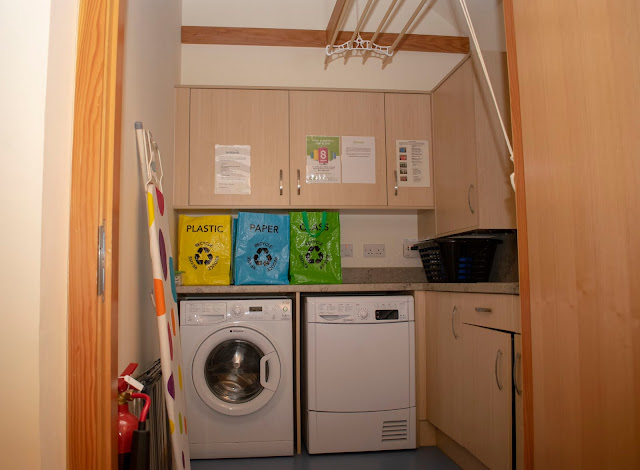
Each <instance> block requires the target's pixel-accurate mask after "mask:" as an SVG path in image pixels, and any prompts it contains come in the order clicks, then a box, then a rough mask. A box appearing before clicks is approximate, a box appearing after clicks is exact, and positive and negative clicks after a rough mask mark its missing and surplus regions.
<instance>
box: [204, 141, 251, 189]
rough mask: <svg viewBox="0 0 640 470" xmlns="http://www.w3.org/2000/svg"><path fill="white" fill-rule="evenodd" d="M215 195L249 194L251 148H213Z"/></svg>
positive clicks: (217, 146)
mask: <svg viewBox="0 0 640 470" xmlns="http://www.w3.org/2000/svg"><path fill="white" fill-rule="evenodd" d="M215 172H216V174H215V185H214V189H213V191H214V193H215V194H251V146H250V145H218V144H216V147H215Z"/></svg>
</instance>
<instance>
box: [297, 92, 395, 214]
mask: <svg viewBox="0 0 640 470" xmlns="http://www.w3.org/2000/svg"><path fill="white" fill-rule="evenodd" d="M289 109H290V147H291V158H290V163H291V167H290V169H291V173H290V174H291V205H292V206H296V207H326V208H332V207H352V206H360V207H362V206H386V205H387V190H386V183H387V177H386V157H385V125H384V94H382V93H363V92H329V91H291V92H289ZM307 136H334V137H343V136H355V137H373V138H374V141H375V170H374V173H373V178H374V179H375V183H373V182H372V183H342V182H341V183H307V182H306V177H307V160H309V157H307V145H306V137H307ZM341 152H342V150H341ZM341 158H342V159H344V155H341ZM365 165H366V163H365ZM343 173H344V172H343ZM351 174H353V171H352V172H351ZM344 176H345V175H344V174H343V175H342V177H344Z"/></svg>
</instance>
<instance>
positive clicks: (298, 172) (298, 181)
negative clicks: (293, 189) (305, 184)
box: [298, 170, 300, 196]
mask: <svg viewBox="0 0 640 470" xmlns="http://www.w3.org/2000/svg"><path fill="white" fill-rule="evenodd" d="M298 196H300V170H298Z"/></svg>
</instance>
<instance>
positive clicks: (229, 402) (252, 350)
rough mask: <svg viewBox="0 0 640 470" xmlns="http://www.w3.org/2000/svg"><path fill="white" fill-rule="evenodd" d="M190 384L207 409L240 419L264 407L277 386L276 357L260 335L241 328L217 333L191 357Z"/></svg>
mask: <svg viewBox="0 0 640 470" xmlns="http://www.w3.org/2000/svg"><path fill="white" fill-rule="evenodd" d="M192 376H193V384H194V386H195V389H196V391H197V392H198V395H199V396H200V398H201V399H202V401H204V402H205V403H206V404H207V405H208V406H209V407H210V408H212V409H213V410H215V411H218V412H220V413H223V414H226V415H231V416H241V415H247V414H250V413H253V412H254V411H257V410H259V409H260V408H262V407H263V406H265V405H266V404H267V403H268V402H269V400H270V399H271V397H273V395H274V393H275V392H276V391H277V389H278V384H279V383H280V357H279V356H278V352H277V351H276V350H275V348H274V346H273V344H271V342H270V341H269V340H268V339H267V338H266V337H265V336H264V335H263V334H262V333H260V332H258V331H256V330H254V329H252V328H247V327H244V326H231V327H226V328H224V329H221V330H218V331H216V332H215V333H213V334H212V335H210V336H209V337H207V339H205V340H204V341H203V342H202V344H201V345H200V347H199V348H198V351H197V352H196V354H195V356H194V358H193V368H192Z"/></svg>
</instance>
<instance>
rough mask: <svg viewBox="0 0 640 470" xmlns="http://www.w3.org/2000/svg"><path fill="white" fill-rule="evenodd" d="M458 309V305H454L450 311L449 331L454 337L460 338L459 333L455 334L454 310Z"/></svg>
mask: <svg viewBox="0 0 640 470" xmlns="http://www.w3.org/2000/svg"><path fill="white" fill-rule="evenodd" d="M457 311H458V306H457V305H454V307H453V311H452V312H451V331H452V332H453V337H454V338H455V339H458V338H460V335H459V334H456V312H457Z"/></svg>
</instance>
